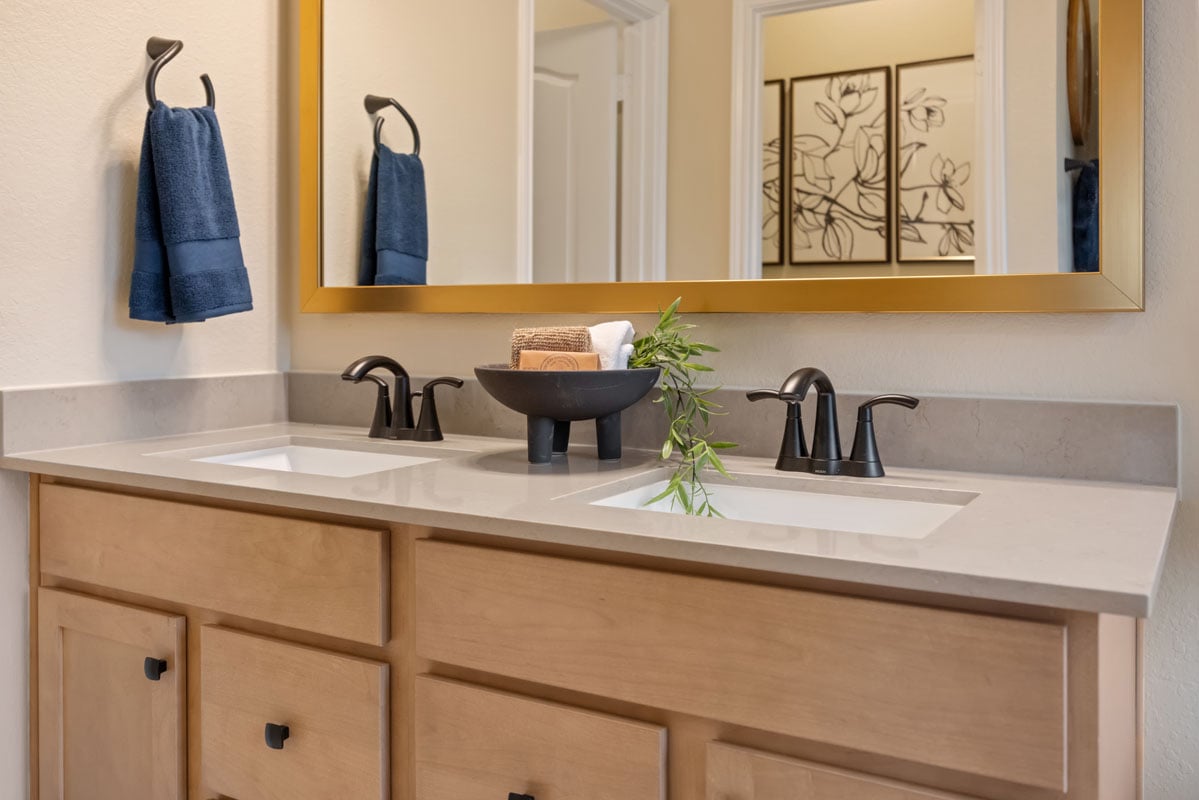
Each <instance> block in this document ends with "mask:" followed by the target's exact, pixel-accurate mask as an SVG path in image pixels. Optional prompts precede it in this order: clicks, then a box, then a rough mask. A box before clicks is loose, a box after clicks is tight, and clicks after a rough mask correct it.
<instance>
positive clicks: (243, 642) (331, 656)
mask: <svg viewBox="0 0 1199 800" xmlns="http://www.w3.org/2000/svg"><path fill="white" fill-rule="evenodd" d="M387 679H388V668H387V665H386V664H380V663H377V662H374V661H366V660H363V659H360V658H351V657H349V656H343V655H338V654H336V653H328V652H324V651H321V650H315V649H312V648H308V647H299V646H295V645H289V644H284V643H282V642H278V641H275V640H273V639H264V638H262V637H259V636H251V635H248V634H243V633H237V632H235V631H231V630H228V629H225V628H218V627H213V626H206V627H204V628H203V629H202V630H201V634H200V729H201V753H200V764H201V771H202V775H203V782H204V786H205V788H206V789H207V791H209V792H216V793H218V794H220V795H222V796H228V797H237V798H247V799H249V798H253V800H298V799H299V798H308V797H310V798H332V797H345V798H350V797H353V798H387V797H388V795H389V783H388V782H389V777H388V774H389V770H388V727H387V725H388V689H387ZM268 724H270V725H274V726H286V727H287V731H288V735H287V738H286V739H285V740H283V741H282V748H281V749H273V748H271V747H270V746H269V745H268V742H267V725H268ZM276 744H278V742H276Z"/></svg>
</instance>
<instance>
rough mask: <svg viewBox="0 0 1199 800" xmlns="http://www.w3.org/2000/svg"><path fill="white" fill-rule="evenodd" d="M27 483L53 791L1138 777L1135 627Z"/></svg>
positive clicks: (791, 794) (1047, 798) (934, 785)
mask: <svg viewBox="0 0 1199 800" xmlns="http://www.w3.org/2000/svg"><path fill="white" fill-rule="evenodd" d="M37 488H38V491H37V492H36V493H35V494H36V496H37V498H38V505H37V506H36V508H35V511H37V512H38V513H35V514H34V521H35V524H34V527H33V528H32V530H31V541H32V543H33V549H32V550H31V556H32V558H33V561H34V563H33V565H32V566H33V569H32V575H33V578H34V583H35V586H37V587H39V588H38V589H37V590H36V592H35V594H34V597H35V598H36V599H37V602H36V607H35V608H34V609H32V610H33V613H34V618H35V619H36V620H37V631H38V636H37V640H36V641H37V652H36V653H35V656H36V662H35V672H34V675H35V676H36V677H37V684H38V686H37V691H36V698H37V703H36V708H35V712H36V713H35V715H34V716H35V719H34V725H35V726H40V727H39V728H38V735H37V736H36V738H35V739H34V741H35V743H37V745H38V747H37V748H35V749H37V750H38V752H36V753H35V754H34V759H35V762H34V763H35V766H34V773H33V776H34V782H35V783H38V782H39V781H40V787H39V788H38V791H36V792H35V793H34V797H38V798H43V799H44V800H110V798H111V800H118V798H119V800H137V799H138V798H146V800H183V798H185V797H191V798H194V799H195V800H212V799H213V798H221V799H222V800H327V799H328V798H339V799H340V798H353V800H361V799H362V798H366V799H368V800H369V799H370V798H375V799H377V800H391V798H394V799H395V800H492V799H493V798H497V797H498V798H504V797H507V796H509V795H512V796H514V797H517V798H521V797H526V796H527V797H534V798H536V800H608V798H614V797H618V798H622V800H700V798H703V797H705V796H706V798H707V800H1128V798H1131V797H1133V796H1135V791H1136V790H1135V787H1136V782H1137V770H1138V761H1137V747H1138V744H1137V736H1138V734H1139V727H1140V723H1139V720H1138V717H1137V710H1138V707H1137V691H1138V688H1137V682H1138V679H1139V672H1138V665H1139V658H1140V643H1139V639H1138V627H1137V623H1136V621H1135V620H1129V619H1123V618H1115V617H1106V616H1102V615H1095V614H1084V613H1074V612H1064V611H1056V610H1053V609H1037V608H1029V607H1024V606H1014V605H996V604H984V603H980V602H976V601H969V600H958V599H955V598H947V597H933V596H920V597H919V598H914V597H913V596H912V595H911V594H909V593H905V594H903V595H902V596H900V595H899V594H898V593H886V597H885V598H884V597H879V596H873V597H860V596H853V595H852V594H845V593H840V594H839V593H833V592H830V591H827V588H828V587H827V586H823V585H822V586H821V587H820V590H815V589H813V588H810V587H808V588H804V587H798V586H794V585H788V586H781V585H768V584H767V583H756V582H753V581H750V580H746V578H745V573H744V572H740V571H733V570H728V571H725V570H718V569H715V568H712V569H707V570H706V574H705V575H699V574H691V573H690V572H689V571H688V568H687V567H686V565H679V564H677V563H675V564H672V565H671V566H670V568H669V569H666V568H663V566H662V563H661V562H658V561H654V560H652V559H639V558H634V557H632V556H628V557H624V558H623V559H614V558H613V557H612V556H610V555H605V554H602V553H591V554H588V553H583V552H581V551H577V550H572V551H570V552H569V553H561V554H558V555H549V554H545V553H530V552H523V551H520V550H515V549H500V548H492V547H486V546H483V545H485V544H486V540H482V539H479V538H477V537H475V538H472V539H471V542H472V543H470V544H467V543H463V542H462V541H450V540H452V539H453V540H461V539H462V538H464V537H463V535H462V534H453V533H448V532H444V531H436V530H430V529H427V528H419V527H408V526H404V525H381V524H375V523H370V522H364V523H361V524H355V523H352V522H351V523H347V522H346V521H345V520H329V519H323V520H321V519H296V518H295V516H294V514H291V513H289V512H280V513H279V514H274V513H266V512H263V511H261V510H257V511H255V510H247V509H246V508H245V507H240V508H223V507H215V506H213V505H204V504H202V503H193V502H181V501H179V500H173V499H162V498H157V497H156V498H150V497H141V496H137V495H134V494H128V493H122V492H120V491H117V490H113V491H104V490H99V489H95V488H84V487H79V486H74V485H69V484H54V483H48V484H46V483H43V484H41V485H39V486H38V487H37ZM509 544H511V543H510V542H509ZM613 560H622V562H623V563H620V564H616V563H610V562H611V561H613ZM696 571H699V570H698V568H697V570H696ZM839 588H841V589H845V588H846V587H844V586H842V587H839ZM854 591H856V590H854ZM875 594H876V595H880V594H884V592H882V591H881V590H880V591H878V592H875ZM128 603H135V604H136V607H135V606H133V605H129V604H128ZM150 609H158V610H150ZM168 612H171V613H168ZM393 618H394V619H393ZM185 634H186V636H185ZM185 639H186V643H187V648H186V651H185ZM147 658H148V659H151V662H150V664H149V665H148V666H147V664H146V661H145V660H146V659H147ZM189 660H190V666H191V667H192V669H191V672H190V675H189V674H188V662H189ZM160 662H164V663H165V671H163V672H162V673H161V675H157V672H156V665H158V664H159V663H160ZM147 674H150V675H152V676H157V677H159V678H160V679H159V680H157V681H154V680H149V679H148V677H147ZM185 711H186V713H185ZM185 717H186V718H185ZM268 726H269V727H268ZM285 728H286V733H287V735H286V737H284V736H283V732H284V729H285ZM748 748H755V749H748ZM767 751H769V752H767ZM668 753H669V757H668Z"/></svg>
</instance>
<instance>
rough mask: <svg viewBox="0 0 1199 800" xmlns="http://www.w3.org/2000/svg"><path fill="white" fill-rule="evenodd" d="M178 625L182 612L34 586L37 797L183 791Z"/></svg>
mask: <svg viewBox="0 0 1199 800" xmlns="http://www.w3.org/2000/svg"><path fill="white" fill-rule="evenodd" d="M185 632H186V620H185V619H184V618H183V617H180V616H175V615H172V614H163V613H159V612H156V611H148V610H145V609H141V608H134V607H132V606H127V605H122V604H119V603H110V602H106V601H103V600H97V599H95V598H92V597H87V596H86V595H81V594H75V593H73V592H63V591H58V590H55V589H39V590H38V634H37V635H38V687H39V689H38V691H39V697H38V713H39V737H38V738H39V760H40V770H41V797H42V798H43V799H44V800H182V798H184V797H185V796H186V789H185V779H186V776H185V771H186V756H185V744H184V742H185V732H184V716H185V710H184V709H185V707H184V702H185V694H186V686H187V682H186V680H185V670H186V659H185V658H184V647H185V644H184V635H185ZM162 662H165V665H164V664H163V663H162Z"/></svg>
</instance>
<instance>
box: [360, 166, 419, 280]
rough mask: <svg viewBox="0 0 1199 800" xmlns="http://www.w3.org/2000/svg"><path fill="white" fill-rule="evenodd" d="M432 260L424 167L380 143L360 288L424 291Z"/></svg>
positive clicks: (365, 219) (369, 201) (364, 225)
mask: <svg viewBox="0 0 1199 800" xmlns="http://www.w3.org/2000/svg"><path fill="white" fill-rule="evenodd" d="M428 261H429V215H428V210H427V201H426V199H425V167H424V165H423V164H422V163H421V160H420V156H414V155H406V154H403V153H394V152H392V151H391V150H390V149H389V148H388V147H387V145H385V144H380V145H379V147H378V149H377V150H376V151H375V155H374V156H372V157H371V177H370V183H369V185H368V186H367V190H366V213H365V214H364V215H363V222H362V259H361V260H360V261H359V264H358V285H359V286H404V285H407V286H423V285H424V284H425V283H427V280H426V268H427V265H428Z"/></svg>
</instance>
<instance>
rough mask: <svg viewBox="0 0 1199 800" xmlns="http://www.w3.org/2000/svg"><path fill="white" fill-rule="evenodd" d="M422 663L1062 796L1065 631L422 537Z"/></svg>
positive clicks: (419, 639) (419, 617) (418, 583)
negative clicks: (504, 677)
mask: <svg viewBox="0 0 1199 800" xmlns="http://www.w3.org/2000/svg"><path fill="white" fill-rule="evenodd" d="M416 603H417V633H416V636H417V651H418V653H419V654H420V655H421V656H422V657H424V658H428V659H431V660H434V661H439V662H443V663H448V664H456V665H460V666H463V667H469V668H471V669H477V670H483V671H489V672H494V673H498V674H502V675H508V676H512V677H515V678H520V679H523V680H528V681H533V682H536V683H542V684H546V685H550V686H560V687H564V688H569V689H574V690H577V691H582V692H587V693H590V694H596V695H600V696H603V697H612V698H616V699H619V700H625V701H628V702H632V703H638V704H642V705H647V706H652V707H656V708H662V709H668V710H672V711H679V712H683V713H687V714H692V715H694V716H698V717H705V718H708V719H715V720H720V721H724V722H730V723H734V724H737V725H742V726H745V727H749V728H757V729H760V730H764V731H771V732H775V733H780V734H784V735H788V736H795V737H800V738H804V739H810V740H813V741H818V742H824V743H828V744H833V745H836V746H841V747H847V748H852V749H856V750H860V751H863V752H869V753H877V754H880V755H885V756H890V757H894V758H900V759H906V760H909V761H912V762H914V763H920V764H929V765H932V766H936V767H943V768H946V769H951V770H958V771H961V772H965V773H971V774H976V775H982V776H987V777H992V778H999V779H1002V780H1008V781H1013V782H1016V783H1022V784H1026V785H1031V786H1039V787H1045V788H1049V789H1054V790H1058V791H1060V790H1062V789H1063V788H1064V771H1065V658H1066V657H1065V636H1066V631H1065V627H1064V626H1061V625H1056V624H1046V623H1040V622H1029V621H1023V620H1014V619H1007V618H1001V617H993V616H987V615H981V614H967V613H961V612H956V611H947V610H942V609H935V608H926V607H921V606H909V605H904V604H901V603H889V602H881V601H875V600H865V599H861V598H853V597H844V596H839V595H828V594H822V593H817V592H808V591H796V590H792V589H785V588H778V587H771V586H760V585H755V584H746V583H738V582H733V581H725V580H716V579H710V578H697V577H692V576H686V575H678V574H673V573H664V572H655V571H651V570H644V569H635V568H629V567H620V566H613V565H606V564H593V563H586V562H580V561H573V560H569V559H562V558H553V557H548V556H535V555H528V554H522V553H511V552H505V551H500V550H491V549H485V548H479V547H471V546H465V545H456V544H448V543H444V542H436V541H428V540H426V541H421V542H419V543H418V544H417V561H416Z"/></svg>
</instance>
